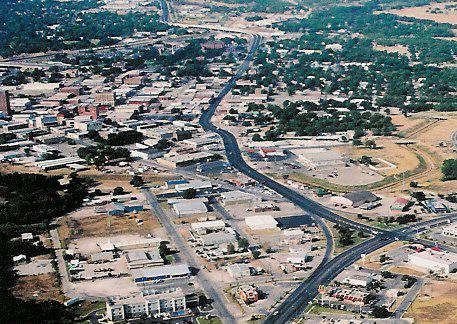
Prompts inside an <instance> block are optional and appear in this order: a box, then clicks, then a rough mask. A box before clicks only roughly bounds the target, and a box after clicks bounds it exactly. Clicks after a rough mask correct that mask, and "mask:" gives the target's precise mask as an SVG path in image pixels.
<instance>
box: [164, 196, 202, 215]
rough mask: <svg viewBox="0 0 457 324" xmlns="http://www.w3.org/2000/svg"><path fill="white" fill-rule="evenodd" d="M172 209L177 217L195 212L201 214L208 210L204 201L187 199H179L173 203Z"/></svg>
mask: <svg viewBox="0 0 457 324" xmlns="http://www.w3.org/2000/svg"><path fill="white" fill-rule="evenodd" d="M173 209H174V211H175V212H176V215H177V216H178V217H186V216H192V215H195V214H203V213H206V212H207V211H208V208H207V207H206V205H205V203H204V202H202V201H201V200H197V199H196V200H193V199H189V200H186V201H179V202H177V203H175V204H173Z"/></svg>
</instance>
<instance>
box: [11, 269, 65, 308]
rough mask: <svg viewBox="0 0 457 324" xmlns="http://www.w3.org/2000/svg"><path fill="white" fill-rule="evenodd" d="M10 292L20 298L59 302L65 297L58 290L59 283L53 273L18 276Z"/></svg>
mask: <svg viewBox="0 0 457 324" xmlns="http://www.w3.org/2000/svg"><path fill="white" fill-rule="evenodd" d="M12 293H13V294H14V295H15V296H16V297H18V298H21V299H31V298H34V299H36V300H50V299H52V300H58V301H61V302H63V301H64V299H65V297H64V296H63V294H61V292H60V290H59V284H58V282H57V279H56V277H55V276H54V274H40V275H35V276H24V277H20V278H18V280H17V283H16V285H15V286H14V287H13V288H12Z"/></svg>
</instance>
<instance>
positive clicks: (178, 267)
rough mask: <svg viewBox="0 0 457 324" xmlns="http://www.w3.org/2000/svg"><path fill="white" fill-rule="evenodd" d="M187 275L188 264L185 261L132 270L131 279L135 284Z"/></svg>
mask: <svg viewBox="0 0 457 324" xmlns="http://www.w3.org/2000/svg"><path fill="white" fill-rule="evenodd" d="M189 276H190V270H189V266H188V265H187V264H185V263H182V264H174V265H164V266H160V267H154V268H143V269H135V270H132V277H133V281H134V282H135V283H136V284H142V283H150V282H158V281H162V280H169V279H176V278H188V277H189Z"/></svg>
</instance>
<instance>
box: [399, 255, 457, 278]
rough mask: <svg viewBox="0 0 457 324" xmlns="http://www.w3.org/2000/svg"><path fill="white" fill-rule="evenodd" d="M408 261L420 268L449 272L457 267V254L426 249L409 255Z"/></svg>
mask: <svg viewBox="0 0 457 324" xmlns="http://www.w3.org/2000/svg"><path fill="white" fill-rule="evenodd" d="M408 262H409V263H410V264H411V265H413V266H417V267H419V268H424V269H427V270H430V271H433V272H440V273H445V274H449V273H451V272H452V271H454V270H456V269H457V254H455V253H446V252H440V251H433V250H425V251H422V252H418V253H412V254H410V255H408Z"/></svg>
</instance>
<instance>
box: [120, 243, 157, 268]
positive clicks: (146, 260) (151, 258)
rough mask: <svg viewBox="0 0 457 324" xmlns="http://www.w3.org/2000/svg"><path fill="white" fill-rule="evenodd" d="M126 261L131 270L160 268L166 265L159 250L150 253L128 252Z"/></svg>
mask: <svg viewBox="0 0 457 324" xmlns="http://www.w3.org/2000/svg"><path fill="white" fill-rule="evenodd" d="M125 260H126V261H127V267H128V268H129V269H138V268H143V267H151V266H160V265H163V263H164V262H163V259H162V257H161V256H160V252H159V249H158V248H155V249H153V250H149V251H130V252H127V253H126V254H125Z"/></svg>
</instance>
